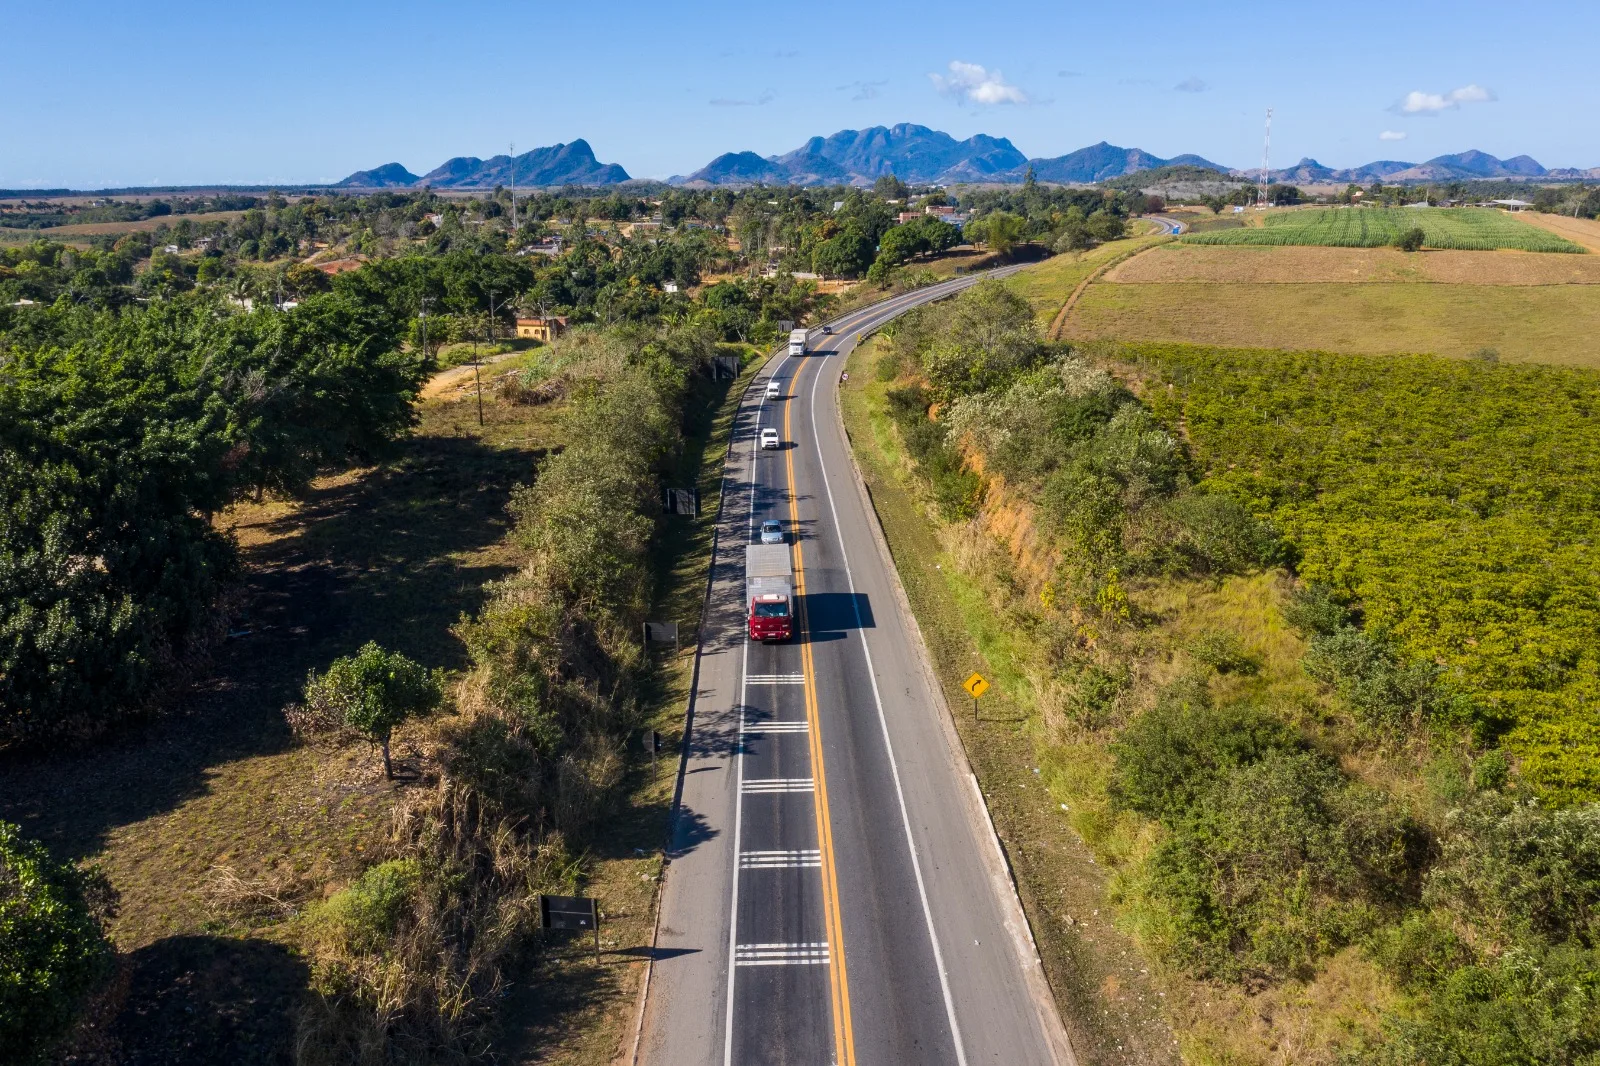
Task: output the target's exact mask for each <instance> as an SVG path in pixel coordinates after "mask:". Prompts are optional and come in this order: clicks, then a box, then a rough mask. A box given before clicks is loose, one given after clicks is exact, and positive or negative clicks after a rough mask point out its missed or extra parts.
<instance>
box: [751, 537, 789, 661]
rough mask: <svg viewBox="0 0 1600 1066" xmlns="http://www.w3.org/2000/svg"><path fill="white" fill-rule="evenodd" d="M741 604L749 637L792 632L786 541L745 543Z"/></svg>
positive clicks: (783, 637)
mask: <svg viewBox="0 0 1600 1066" xmlns="http://www.w3.org/2000/svg"><path fill="white" fill-rule="evenodd" d="M744 606H745V618H746V621H747V623H748V625H749V629H750V639H751V640H763V641H765V640H788V639H789V638H790V637H791V636H793V635H794V567H793V566H792V565H791V564H790V561H789V546H788V545H787V544H749V545H746V546H745V549H744Z"/></svg>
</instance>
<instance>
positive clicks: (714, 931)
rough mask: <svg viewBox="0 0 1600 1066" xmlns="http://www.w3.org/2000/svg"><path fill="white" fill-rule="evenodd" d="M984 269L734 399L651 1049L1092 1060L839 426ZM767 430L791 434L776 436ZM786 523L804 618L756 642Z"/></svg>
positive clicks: (815, 1061) (693, 1060)
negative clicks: (761, 439) (760, 440)
mask: <svg viewBox="0 0 1600 1066" xmlns="http://www.w3.org/2000/svg"><path fill="white" fill-rule="evenodd" d="M1006 272H1009V270H1008V271H1003V273H1006ZM976 280H977V278H975V277H974V278H960V279H956V280H954V281H951V282H947V283H944V284H942V285H940V286H937V287H933V288H929V289H925V290H922V291H919V292H915V293H910V294H907V295H905V296H902V297H898V298H896V299H894V300H891V301H886V302H885V303H882V304H878V305H875V306H874V307H871V308H867V309H865V310H863V311H859V312H855V313H853V314H851V315H847V316H844V317H843V318H842V319H840V320H838V321H837V322H835V323H833V331H834V332H833V335H832V336H825V335H823V334H822V333H821V332H820V330H819V331H813V332H812V334H811V345H810V350H808V353H807V354H806V355H805V356H803V357H797V358H789V357H783V358H780V359H776V360H774V361H773V364H772V365H771V366H770V367H769V368H768V370H766V371H764V372H763V373H762V374H761V375H760V376H759V377H758V379H757V380H756V382H755V383H754V385H753V386H752V387H751V389H750V392H749V393H748V394H747V396H746V398H745V400H744V403H743V406H742V407H741V408H740V410H739V413H738V416H737V420H736V422H735V428H734V448H733V451H732V452H731V453H730V457H729V462H728V469H727V471H726V472H725V474H724V482H723V494H724V496H723V509H722V519H721V524H720V526H719V529H718V546H717V550H716V553H715V557H714V560H713V570H712V586H711V592H710V601H709V604H708V608H709V610H708V615H707V625H706V628H705V634H704V643H703V645H702V648H701V659H700V666H699V673H698V679H697V684H696V689H695V698H694V701H693V707H692V709H691V716H690V731H689V736H688V740H687V748H686V756H685V759H684V764H683V766H682V768H681V776H680V783H679V784H680V790H679V801H678V804H677V808H676V816H675V822H674V833H673V840H672V844H671V848H670V852H669V858H670V863H669V865H668V867H667V874H666V883H665V886H664V889H663V895H662V903H661V916H660V924H659V930H658V935H657V944H656V954H655V960H656V961H655V962H654V963H653V966H652V970H651V977H650V985H649V993H648V998H647V1001H646V1004H645V1015H644V1029H643V1034H642V1037H641V1041H640V1048H639V1061H641V1062H645V1063H651V1064H659V1066H691V1064H701V1063H704V1064H714V1063H721V1064H723V1066H734V1064H740V1066H743V1064H766V1063H774V1064H789V1063H795V1064H802V1063H803V1064H812V1066H822V1064H828V1063H834V1064H837V1066H854V1064H857V1063H860V1064H862V1066H869V1064H870V1066H902V1064H910V1063H917V1064H921V1063H956V1064H959V1066H965V1064H968V1063H972V1064H976V1063H1005V1064H1008V1066H1027V1064H1041V1066H1045V1064H1071V1063H1072V1062H1073V1059H1072V1052H1071V1049H1070V1047H1069V1046H1068V1044H1067V1039H1066V1035H1065V1033H1064V1031H1063V1030H1062V1028H1061V1025H1060V1022H1059V1020H1058V1019H1057V1017H1056V1014H1055V1008H1054V1004H1053V1002H1052V1001H1051V999H1050V994H1049V989H1048V987H1047V986H1046V984H1045V980H1044V975H1043V972H1042V970H1041V968H1040V966H1039V962H1038V958H1037V955H1036V953H1035V952H1034V950H1033V946H1032V941H1031V939H1030V938H1029V934H1028V931H1027V926H1026V923H1025V921H1024V918H1023V915H1022V913H1021V909H1020V907H1019V905H1018V904H1017V901H1016V897H1015V894H1014V892H1013V889H1012V887H1011V883H1010V880H1009V877H1008V875H1007V872H1006V869H1005V866H1004V862H1003V860H1002V859H1001V857H1000V854H999V849H998V845H997V843H996V842H995V840H994V838H993V834H992V831H991V829H990V827H989V824H988V821H987V814H986V813H985V812H984V810H983V807H982V801H981V798H980V797H979V795H978V791H977V785H976V782H975V780H974V779H973V778H972V776H971V774H970V771H969V770H968V769H967V765H966V762H965V759H964V757H963V756H962V755H961V754H960V749H959V745H958V742H957V740H956V738H955V734H954V731H953V727H952V726H951V725H950V723H949V720H948V717H947V715H946V712H945V711H944V708H943V704H942V701H941V700H940V698H939V697H937V696H936V695H935V692H934V689H933V687H932V678H931V677H930V676H929V674H928V672H927V669H926V667H925V665H924V662H925V659H924V656H923V651H922V646H921V643H920V639H919V638H918V637H917V636H916V634H915V628H914V624H913V623H912V622H911V620H910V619H909V618H908V617H907V616H906V614H905V613H904V611H903V608H902V606H901V604H902V600H901V599H900V598H899V593H898V586H897V583H896V578H895V576H894V574H893V571H892V567H891V566H890V564H889V561H888V560H887V558H886V556H885V554H884V552H883V551H882V550H881V548H880V546H879V541H878V540H877V539H876V535H875V527H874V525H872V524H871V523H873V522H875V519H874V518H872V517H871V515H870V512H869V510H868V506H867V504H866V501H865V500H864V498H863V493H862V491H861V490H860V489H859V487H858V482H857V480H856V478H855V475H854V471H853V468H852V466H851V463H850V458H849V445H848V443H847V441H846V439H845V436H844V431H843V428H842V426H841V423H840V421H839V418H838V407H837V382H838V379H839V373H840V368H841V366H842V364H843V362H844V360H843V356H844V354H846V353H847V352H848V351H849V349H850V348H851V347H853V346H854V343H855V340H856V337H857V336H858V335H859V334H861V333H864V332H866V331H868V330H871V329H873V328H875V327H876V326H878V325H880V324H881V323H883V322H885V321H887V320H889V319H890V318H892V317H894V316H895V315H897V314H900V313H902V312H903V311H905V310H906V309H908V308H910V307H913V306H915V305H917V304H919V303H923V302H926V301H928V300H932V299H937V298H939V297H941V296H946V295H950V294H951V293H953V292H955V291H958V290H960V289H962V288H965V287H967V286H968V285H971V284H973V283H974V282H975V281H976ZM769 376H770V377H771V378H773V379H776V380H777V381H779V382H780V383H781V384H782V385H783V389H784V398H783V399H782V400H778V401H765V400H763V399H762V394H763V389H764V386H765V384H766V381H767V379H768V377H769ZM762 426H775V427H777V428H778V429H779V431H780V433H781V436H782V438H783V440H784V441H785V447H784V448H782V449H780V450H778V451H770V450H768V451H761V450H759V449H757V448H756V446H755V438H756V436H757V432H758V430H759V429H760V428H761V427H762ZM769 517H771V518H778V519H780V520H782V521H783V523H784V525H785V527H786V528H787V529H788V530H789V531H790V539H791V543H792V544H793V554H794V563H795V568H796V583H797V592H798V593H799V601H800V617H799V622H800V632H799V635H798V637H797V639H795V640H793V641H791V642H788V643H785V644H771V645H762V644H751V643H750V642H749V641H747V640H746V639H745V635H744V623H743V611H742V607H743V604H742V599H743V576H744V575H743V571H744V565H743V559H744V546H745V545H746V544H748V543H750V542H751V541H752V540H753V539H754V536H755V531H756V530H757V529H758V528H759V525H760V523H761V521H762V520H763V519H765V518H769Z"/></svg>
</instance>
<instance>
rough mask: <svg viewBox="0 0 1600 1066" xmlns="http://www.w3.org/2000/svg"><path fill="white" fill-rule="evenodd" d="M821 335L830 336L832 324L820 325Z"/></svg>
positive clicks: (831, 334)
mask: <svg viewBox="0 0 1600 1066" xmlns="http://www.w3.org/2000/svg"><path fill="white" fill-rule="evenodd" d="M822 335H823V336H824V337H831V336H833V327H832V326H823V327H822Z"/></svg>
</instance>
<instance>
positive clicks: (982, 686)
mask: <svg viewBox="0 0 1600 1066" xmlns="http://www.w3.org/2000/svg"><path fill="white" fill-rule="evenodd" d="M961 687H962V688H964V689H966V690H967V695H969V696H971V697H972V698H973V699H977V698H978V697H979V696H981V695H983V694H984V693H985V692H988V691H989V682H987V681H985V680H984V677H983V675H982V674H973V675H972V676H971V677H969V678H967V679H966V681H964V682H962V685H961Z"/></svg>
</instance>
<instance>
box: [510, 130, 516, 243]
mask: <svg viewBox="0 0 1600 1066" xmlns="http://www.w3.org/2000/svg"><path fill="white" fill-rule="evenodd" d="M511 232H512V234H513V235H515V234H516V232H517V142H516V141H512V142H511Z"/></svg>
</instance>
